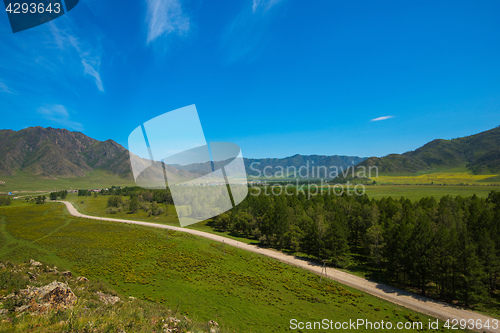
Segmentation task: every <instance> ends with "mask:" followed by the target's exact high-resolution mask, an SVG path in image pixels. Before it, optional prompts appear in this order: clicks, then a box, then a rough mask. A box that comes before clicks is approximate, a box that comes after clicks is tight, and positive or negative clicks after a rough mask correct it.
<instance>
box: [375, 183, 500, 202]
mask: <svg viewBox="0 0 500 333" xmlns="http://www.w3.org/2000/svg"><path fill="white" fill-rule="evenodd" d="M365 189H366V194H367V195H368V197H370V198H375V199H380V198H382V197H393V198H400V197H405V198H408V199H410V200H420V199H422V198H424V197H431V196H432V197H434V198H436V199H438V200H439V199H440V198H441V197H443V196H445V195H451V196H459V195H460V196H462V197H466V196H472V195H474V194H475V195H477V196H478V197H480V198H486V197H487V196H488V194H489V193H490V192H491V191H493V190H496V191H498V190H500V185H497V186H495V185H491V186H485V185H482V186H481V185H468V186H457V185H455V186H453V185H368V186H365Z"/></svg>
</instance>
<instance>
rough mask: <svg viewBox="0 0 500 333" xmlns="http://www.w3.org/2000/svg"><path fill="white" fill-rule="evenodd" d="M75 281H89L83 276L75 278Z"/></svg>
mask: <svg viewBox="0 0 500 333" xmlns="http://www.w3.org/2000/svg"><path fill="white" fill-rule="evenodd" d="M76 281H78V282H89V279H87V278H86V277H85V276H79V277H77V278H76Z"/></svg>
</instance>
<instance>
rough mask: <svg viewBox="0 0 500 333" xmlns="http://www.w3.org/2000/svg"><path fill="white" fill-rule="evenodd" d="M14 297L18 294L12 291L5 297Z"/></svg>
mask: <svg viewBox="0 0 500 333" xmlns="http://www.w3.org/2000/svg"><path fill="white" fill-rule="evenodd" d="M14 297H16V294H14V293H10V294H8V295H7V296H5V297H4V299H9V298H14Z"/></svg>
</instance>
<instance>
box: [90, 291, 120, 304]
mask: <svg viewBox="0 0 500 333" xmlns="http://www.w3.org/2000/svg"><path fill="white" fill-rule="evenodd" d="M96 295H97V296H99V299H100V300H101V302H103V303H104V304H106V305H113V304H115V303H117V302H120V301H121V300H120V297H117V296H112V295H107V294H105V293H103V292H100V291H98V292H96Z"/></svg>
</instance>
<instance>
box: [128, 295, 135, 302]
mask: <svg viewBox="0 0 500 333" xmlns="http://www.w3.org/2000/svg"><path fill="white" fill-rule="evenodd" d="M128 299H129V300H131V301H135V300H136V299H137V298H135V297H134V296H129V297H128Z"/></svg>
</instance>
